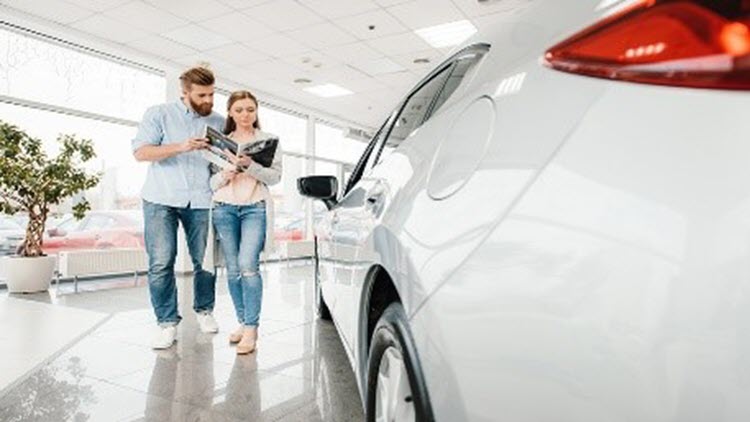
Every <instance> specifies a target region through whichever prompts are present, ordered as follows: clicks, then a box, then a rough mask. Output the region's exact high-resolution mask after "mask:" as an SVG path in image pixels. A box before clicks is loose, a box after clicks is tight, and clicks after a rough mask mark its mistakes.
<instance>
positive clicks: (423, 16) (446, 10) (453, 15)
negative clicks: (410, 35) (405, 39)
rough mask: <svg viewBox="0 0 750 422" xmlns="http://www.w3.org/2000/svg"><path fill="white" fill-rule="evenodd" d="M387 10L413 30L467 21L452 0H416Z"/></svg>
mask: <svg viewBox="0 0 750 422" xmlns="http://www.w3.org/2000/svg"><path fill="white" fill-rule="evenodd" d="M387 10H388V13H390V14H391V15H393V16H394V17H395V18H396V19H398V20H400V21H401V22H403V23H404V24H405V25H406V26H408V27H409V28H411V29H420V28H425V27H428V26H433V25H439V24H443V23H448V22H454V21H458V20H462V19H465V15H464V14H463V13H461V11H460V10H459V9H458V8H456V6H454V5H453V3H451V1H450V0H416V1H413V2H409V3H404V4H399V5H396V6H392V7H389V8H388V9H387ZM426 11H429V12H426Z"/></svg>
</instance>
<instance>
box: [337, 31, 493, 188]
mask: <svg viewBox="0 0 750 422" xmlns="http://www.w3.org/2000/svg"><path fill="white" fill-rule="evenodd" d="M490 47H491V45H490V44H488V43H476V44H472V45H469V46H466V47H464V48H462V49H461V50H459V51H457V52H456V53H454V54H453V55H451V56H450V57H449V58H448V59H446V60H444V61H443V62H442V63H441V64H440V65H439V66H437V67H436V68H435V69H433V70H432V71H431V72H430V73H429V74H427V76H425V77H424V78H422V80H420V81H419V83H417V84H416V85H415V86H414V88H412V89H411V90H410V91H409V92H408V94H407V95H406V96H405V97H404V99H402V100H401V101H400V102H399V103H398V105H397V106H396V107H395V108H394V110H393V111H392V112H391V113H390V114H389V115H388V118H386V120H385V122H384V123H383V125H382V126H381V127H380V129H379V130H378V131H377V133H375V136H373V137H372V140H370V143H369V144H368V146H367V148H366V149H365V151H364V153H363V154H362V156H361V157H360V159H359V161H357V165H356V166H355V167H354V170H353V171H352V174H351V176H350V177H349V180H347V181H346V188H345V189H344V193H343V195H342V199H343V197H345V196H346V195H347V194H348V193H349V192H350V191H351V190H352V189H353V188H354V185H356V184H357V182H359V181H360V180H361V179H362V176H363V175H364V174H365V172H366V171H367V170H369V169H371V168H373V167H375V166H376V165H378V164H379V163H380V157H381V155H382V152H383V146H384V145H385V144H386V143H387V142H388V139H389V138H390V136H391V132H392V131H393V126H394V124H395V122H396V120H397V119H398V117H399V116H400V115H401V114H402V113H403V110H404V107H406V105H407V104H408V103H409V100H410V99H411V98H413V97H414V95H415V94H417V93H418V92H419V91H420V90H421V89H422V88H424V87H425V85H427V84H429V83H430V82H432V81H433V80H434V79H435V78H437V77H439V76H441V75H442V74H443V72H449V73H448V76H447V78H446V79H445V81H443V84H442V85H441V86H440V88H439V89H438V90H437V91H436V94H435V96H434V97H433V98H432V100H431V101H430V104H429V106H428V110H427V112H426V113H425V115H424V116H423V118H422V121H421V122H420V123H419V126H422V125H423V124H424V123H425V122H427V120H429V119H430V118H431V117H432V116H433V114H434V113H435V111H436V109H435V106H436V104H437V100H438V98H440V95H441V94H442V93H443V90H444V89H445V86H446V84H447V82H448V80H449V79H450V77H451V75H452V73H453V71H454V70H455V68H456V65H457V63H458V62H459V61H460V60H461V59H463V58H464V57H465V56H467V55H469V54H474V55H481V57H479V58H478V59H477V61H476V64H475V65H474V68H475V69H476V66H477V65H478V64H479V62H480V61H481V60H482V58H484V57H485V56H486V55H487V52H488V51H489V50H490ZM462 83H463V80H462V81H461V84H462ZM461 84H459V86H460V85H461ZM456 92H458V87H457V88H456V90H455V91H454V92H453V93H451V96H450V97H448V98H447V99H446V100H445V101H444V102H443V104H445V103H447V102H448V100H450V98H451V97H452V96H453V95H454V94H455V93H456ZM443 104H441V106H442V105H443ZM419 126H417V127H419ZM383 131H386V133H385V135H384V136H382V137H380V135H381V134H382V133H383ZM372 154H375V157H374V158H375V159H374V160H372V161H371V160H370V158H371V156H372ZM370 163H372V164H370Z"/></svg>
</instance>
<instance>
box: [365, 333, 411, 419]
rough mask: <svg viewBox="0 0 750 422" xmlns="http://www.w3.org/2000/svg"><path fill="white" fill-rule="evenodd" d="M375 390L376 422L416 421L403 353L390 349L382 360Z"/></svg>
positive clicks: (393, 348)
mask: <svg viewBox="0 0 750 422" xmlns="http://www.w3.org/2000/svg"><path fill="white" fill-rule="evenodd" d="M377 376H378V379H377V386H376V390H375V421H376V422H402V421H416V413H415V410H414V400H413V396H412V392H411V386H410V385H409V376H408V373H407V372H406V365H405V364H404V358H403V355H402V354H401V351H400V350H398V349H396V348H395V347H389V348H387V349H386V350H385V352H384V353H383V355H382V357H381V358H380V365H379V366H378V375H377Z"/></svg>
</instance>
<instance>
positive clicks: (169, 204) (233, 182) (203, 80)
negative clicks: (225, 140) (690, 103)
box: [132, 67, 281, 354]
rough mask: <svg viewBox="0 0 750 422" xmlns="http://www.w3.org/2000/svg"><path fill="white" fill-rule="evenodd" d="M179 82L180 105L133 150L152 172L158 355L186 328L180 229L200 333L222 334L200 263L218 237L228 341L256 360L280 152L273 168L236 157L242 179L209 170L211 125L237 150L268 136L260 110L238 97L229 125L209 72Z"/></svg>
mask: <svg viewBox="0 0 750 422" xmlns="http://www.w3.org/2000/svg"><path fill="white" fill-rule="evenodd" d="M180 82H181V85H182V97H181V98H180V99H179V100H178V101H175V102H172V103H167V104H162V105H158V106H154V107H151V108H149V109H148V110H147V111H146V113H145V114H144V116H143V121H141V124H140V126H139V127H138V133H137V134H136V136H135V139H133V141H132V150H133V155H134V156H135V158H136V159H137V160H138V161H148V162H150V163H151V164H150V166H149V169H148V174H147V176H146V181H145V183H144V186H143V191H142V198H143V214H144V222H145V228H144V237H145V241H146V252H147V253H148V285H149V292H150V294H151V304H152V306H153V308H154V313H155V314H156V319H157V322H158V324H159V330H158V331H157V333H156V335H155V337H154V338H153V340H152V347H153V348H154V349H166V348H169V347H170V346H172V344H173V343H174V342H175V340H176V336H177V324H178V323H179V322H180V319H181V317H180V314H179V311H178V307H177V287H176V284H175V274H174V264H175V257H176V255H177V226H178V223H181V224H182V226H183V228H184V231H185V238H186V240H187V245H188V250H189V253H190V258H191V261H192V264H193V286H194V293H195V299H194V302H193V309H194V310H195V312H196V313H197V319H198V325H199V326H200V329H201V331H202V332H204V333H216V332H218V331H219V327H218V325H217V323H216V320H215V319H214V317H213V315H212V312H213V308H214V303H215V296H216V288H215V287H216V275H215V274H214V273H212V272H210V271H213V270H214V268H213V265H212V264H208V265H206V264H204V256H205V255H208V256H206V258H209V259H208V261H211V262H212V261H213V259H212V258H213V256H212V255H213V253H212V252H213V247H212V246H213V245H212V244H208V241H209V237H210V236H209V233H210V232H211V231H212V230H213V232H214V233H215V236H216V238H217V239H218V242H219V244H220V248H218V252H220V253H223V255H224V261H225V265H226V269H227V282H228V286H229V293H230V295H231V297H232V302H233V303H234V308H235V311H236V314H237V319H238V321H239V327H238V328H237V329H236V330H235V331H233V332H232V333H231V334H230V335H229V341H230V342H232V343H237V353H238V354H246V353H251V352H252V351H253V350H255V346H256V341H257V338H258V319H259V314H260V308H261V299H262V293H263V285H262V283H263V282H262V279H261V275H260V272H259V259H260V253H261V251H262V250H263V248H264V247H265V246H266V245H270V244H272V242H273V239H272V233H273V231H272V227H271V226H272V224H270V222H271V221H272V214H273V211H272V209H273V208H272V205H273V202H272V199H271V195H270V192H269V190H268V186H269V185H273V184H276V183H278V182H279V180H280V179H281V154H280V153H279V152H278V151H277V153H276V155H275V157H274V159H273V163H272V164H271V166H270V167H263V166H261V165H260V164H258V163H255V162H253V161H252V159H250V158H249V157H232V159H233V161H235V163H236V164H237V165H238V167H237V168H238V169H239V168H244V169H245V170H241V171H238V170H222V169H219V168H218V167H216V166H214V165H212V164H209V162H208V161H207V160H206V159H204V158H203V157H202V156H201V153H200V150H201V149H203V148H206V147H207V143H206V140H205V139H202V138H201V136H202V134H203V133H204V128H205V126H206V125H208V126H211V127H213V128H214V129H216V130H219V131H222V132H223V133H225V134H227V136H229V137H230V138H232V139H233V140H234V141H236V142H237V143H238V144H240V145H241V144H244V143H247V142H255V141H258V140H262V139H265V138H267V137H270V136H271V135H270V134H268V133H264V132H262V131H261V130H260V124H259V121H258V102H257V100H256V99H255V97H254V96H253V95H252V94H251V93H250V92H247V91H236V92H233V93H232V95H231V96H230V97H229V101H228V103H227V118H226V120H225V119H224V118H223V117H222V116H220V115H219V114H217V113H215V112H213V111H212V109H213V96H214V82H215V79H214V75H213V73H212V72H211V71H210V70H208V69H206V68H202V67H196V68H192V69H189V70H187V71H185V72H184V73H183V74H182V75H181V76H180ZM267 222H268V223H269V224H267ZM269 234H270V235H271V236H269ZM207 246H208V248H207ZM207 249H208V254H207V253H206V252H207Z"/></svg>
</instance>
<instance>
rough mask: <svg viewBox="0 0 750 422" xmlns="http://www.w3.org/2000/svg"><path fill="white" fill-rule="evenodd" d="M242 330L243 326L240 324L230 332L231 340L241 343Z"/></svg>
mask: <svg viewBox="0 0 750 422" xmlns="http://www.w3.org/2000/svg"><path fill="white" fill-rule="evenodd" d="M242 330H243V327H242V326H241V325H240V326H239V327H238V328H237V329H236V330H234V331H232V332H231V333H229V342H230V343H239V341H240V340H242Z"/></svg>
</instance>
